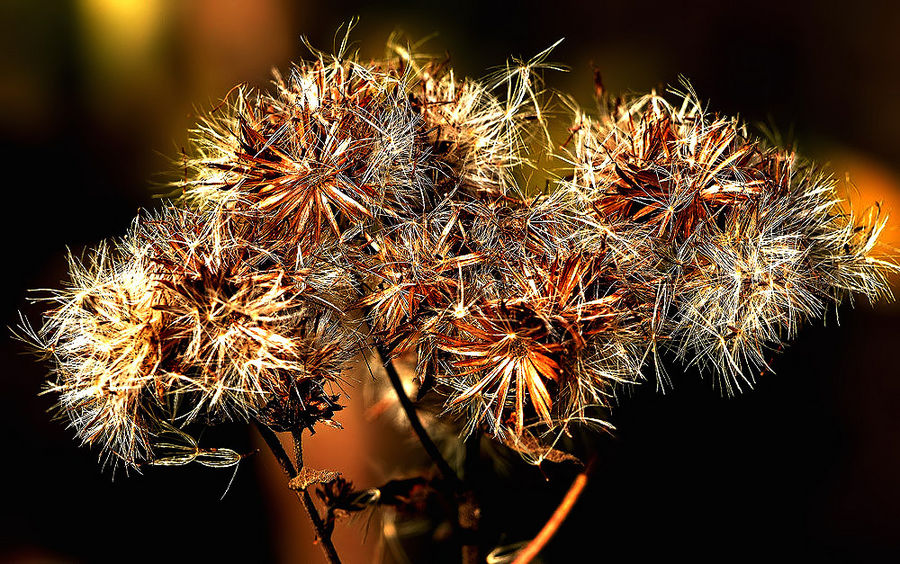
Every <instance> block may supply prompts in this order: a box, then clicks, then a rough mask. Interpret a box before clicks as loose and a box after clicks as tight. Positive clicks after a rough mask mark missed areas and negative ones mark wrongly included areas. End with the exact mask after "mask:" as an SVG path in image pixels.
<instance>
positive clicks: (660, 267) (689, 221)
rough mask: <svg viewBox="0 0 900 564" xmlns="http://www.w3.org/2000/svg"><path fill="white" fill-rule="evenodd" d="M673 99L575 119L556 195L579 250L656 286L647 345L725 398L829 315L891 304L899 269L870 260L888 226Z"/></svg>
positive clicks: (737, 126) (803, 168)
mask: <svg viewBox="0 0 900 564" xmlns="http://www.w3.org/2000/svg"><path fill="white" fill-rule="evenodd" d="M675 94H676V96H678V98H679V99H678V100H676V103H674V104H671V103H669V102H668V101H667V100H666V99H664V98H663V97H661V96H658V95H656V94H650V95H647V96H643V97H640V98H638V99H636V100H634V101H632V102H628V103H620V104H618V105H614V106H613V109H612V110H611V112H610V113H609V114H607V115H603V116H601V119H600V120H599V121H593V120H591V119H589V118H587V117H586V116H584V115H579V116H578V117H577V120H576V124H575V126H574V127H573V128H572V137H571V138H570V144H569V145H568V148H567V152H566V156H565V157H564V158H565V159H566V161H567V162H568V163H570V165H571V167H572V169H571V170H572V173H571V177H570V180H567V181H564V182H563V189H564V190H566V191H567V192H568V193H569V201H570V202H571V203H572V207H573V208H574V209H575V210H577V211H578V213H579V214H581V215H582V216H583V217H584V218H585V221H584V223H583V224H584V225H585V228H584V229H583V230H582V231H583V232H584V236H583V241H584V242H585V244H587V245H588V246H591V245H596V244H597V242H598V241H603V242H608V244H609V245H610V247H611V248H612V249H614V252H615V253H616V254H617V255H618V256H620V257H622V259H623V260H625V261H626V262H628V263H630V266H629V270H630V271H631V272H632V273H633V274H632V278H638V279H640V280H643V281H644V282H650V285H651V287H655V292H653V293H655V297H654V298H653V312H654V314H653V318H652V320H651V326H652V328H653V337H652V343H653V345H654V347H655V346H656V344H657V343H662V344H663V346H664V348H666V349H668V350H671V351H673V352H674V353H675V354H677V355H678V356H679V357H681V358H684V359H686V360H687V362H689V363H691V364H697V365H699V366H700V367H701V369H703V372H704V373H712V374H713V375H714V376H715V377H716V381H717V382H719V383H720V384H721V385H722V387H723V389H724V390H726V391H727V392H728V393H733V392H734V391H736V390H740V389H741V386H742V385H750V384H752V379H753V374H754V373H755V372H758V371H759V370H760V369H765V368H767V367H768V358H769V357H770V355H771V354H772V352H773V351H775V350H776V349H779V348H781V346H782V345H783V344H784V342H785V341H788V340H790V339H791V338H793V337H794V335H795V334H796V331H797V329H798V327H799V326H800V325H801V324H802V323H804V322H806V321H808V320H810V319H814V318H820V317H822V316H823V315H824V314H825V312H826V309H827V307H828V306H829V305H837V304H838V303H840V301H841V299H842V298H843V297H845V296H846V295H848V294H852V293H858V294H862V295H865V296H867V297H869V298H870V299H873V300H874V299H877V298H879V297H882V296H888V295H889V294H890V292H889V289H888V286H887V283H886V281H885V277H884V274H885V271H886V270H887V269H891V268H894V267H893V265H892V264H890V263H889V262H886V261H884V260H881V259H878V258H877V257H875V256H873V254H872V251H873V248H874V245H875V239H876V238H877V235H878V233H879V232H880V231H881V229H882V228H883V226H884V219H883V218H879V217H878V215H877V214H874V215H872V214H870V215H869V216H867V219H866V220H865V221H863V222H861V223H860V222H857V221H856V220H854V218H853V217H852V216H850V215H848V214H847V213H846V212H845V211H844V204H843V202H841V199H840V198H839V197H838V195H837V192H836V188H835V184H836V183H835V181H834V179H833V178H832V177H831V176H829V175H827V174H824V173H822V172H821V171H819V170H818V169H817V168H816V167H815V166H814V165H812V164H810V163H806V162H804V161H802V160H800V159H799V158H797V157H796V155H795V154H794V153H793V152H788V151H784V150H782V149H779V148H777V147H771V146H768V145H767V144H766V143H764V142H763V141H761V140H759V139H756V138H754V137H752V136H750V135H749V134H748V133H747V128H746V126H745V125H744V124H743V123H741V122H740V121H738V120H736V119H731V118H723V117H719V116H716V115H712V114H709V113H708V112H706V111H705V110H704V109H703V107H702V106H701V105H700V103H699V102H698V100H697V98H696V95H695V94H693V92H692V91H691V90H690V89H688V90H687V92H686V93H677V92H676V93H675ZM639 257H649V258H644V259H641V258H639Z"/></svg>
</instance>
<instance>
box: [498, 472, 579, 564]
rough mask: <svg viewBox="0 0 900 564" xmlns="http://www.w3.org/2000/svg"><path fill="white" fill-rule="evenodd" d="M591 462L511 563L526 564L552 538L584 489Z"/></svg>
mask: <svg viewBox="0 0 900 564" xmlns="http://www.w3.org/2000/svg"><path fill="white" fill-rule="evenodd" d="M593 462H594V461H593V460H591V461H590V462H588V465H587V467H585V469H584V470H582V471H581V473H580V474H578V476H576V477H575V480H574V481H573V482H572V485H571V486H569V491H567V492H566V495H565V496H564V497H563V499H562V501H561V502H560V503H559V507H557V508H556V511H554V512H553V515H551V516H550V519H549V520H548V521H547V523H546V524H545V525H544V527H543V528H542V529H541V531H540V532H539V533H538V534H537V536H536V537H534V538H533V539H532V540H531V542H529V543H528V544H527V545H526V546H525V548H523V549H522V550H521V551H520V552H519V554H518V556H516V559H515V560H513V564H528V563H529V562H531V561H532V559H534V557H535V556H537V555H538V553H539V552H540V551H541V550H542V549H543V548H544V546H545V545H546V544H547V543H548V542H549V541H550V539H551V538H553V535H554V534H556V531H557V530H558V529H559V526H560V525H562V523H563V521H565V520H566V517H568V515H569V512H570V511H571V510H572V507H573V506H574V505H575V502H576V501H578V497H579V496H580V495H581V492H583V491H584V487H585V486H586V485H587V481H588V474H590V472H591V468H592V467H593Z"/></svg>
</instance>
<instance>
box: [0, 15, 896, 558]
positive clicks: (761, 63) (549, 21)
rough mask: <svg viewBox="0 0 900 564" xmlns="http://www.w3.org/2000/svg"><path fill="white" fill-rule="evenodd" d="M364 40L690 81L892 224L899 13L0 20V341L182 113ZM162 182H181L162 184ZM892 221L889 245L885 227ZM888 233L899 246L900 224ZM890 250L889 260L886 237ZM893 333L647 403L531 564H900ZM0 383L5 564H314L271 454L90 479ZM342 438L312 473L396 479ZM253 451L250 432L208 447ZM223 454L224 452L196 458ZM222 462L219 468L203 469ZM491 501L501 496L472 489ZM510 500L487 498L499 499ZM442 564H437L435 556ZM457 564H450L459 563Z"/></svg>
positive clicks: (508, 529) (48, 428)
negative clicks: (352, 25) (845, 184)
mask: <svg viewBox="0 0 900 564" xmlns="http://www.w3.org/2000/svg"><path fill="white" fill-rule="evenodd" d="M354 15H359V16H361V23H360V24H359V26H358V28H357V29H356V31H355V33H354V34H353V38H354V39H356V40H358V41H359V42H360V47H361V50H362V53H363V54H364V55H367V56H373V57H377V56H380V55H382V54H383V45H384V41H385V39H386V38H387V36H388V34H389V33H390V32H391V31H392V30H394V29H401V30H403V31H405V32H407V33H408V34H409V35H410V36H411V37H414V38H415V37H423V36H426V35H429V34H431V33H433V32H436V33H437V36H436V37H435V38H434V39H432V40H431V41H430V42H429V43H428V44H427V45H426V47H425V49H424V50H426V51H429V52H435V53H443V52H444V51H447V52H449V53H450V55H451V57H452V62H453V64H454V66H455V67H456V69H457V70H458V72H459V73H460V74H464V75H469V76H479V75H482V74H484V73H485V71H486V70H487V69H488V68H489V67H493V66H496V65H500V64H503V63H504V61H505V60H506V58H507V56H509V55H520V56H525V57H527V56H529V55H532V54H534V53H537V52H538V51H540V50H542V49H543V48H545V47H547V46H548V45H550V44H551V43H553V42H554V41H556V40H557V39H558V38H560V37H565V38H566V40H565V41H564V42H563V43H562V45H560V46H559V47H558V48H557V50H556V51H555V52H554V54H553V55H552V57H551V59H552V60H554V61H559V62H563V63H566V64H568V65H569V66H570V67H571V72H569V73H554V74H552V75H548V76H547V79H548V83H549V85H550V86H553V87H556V88H560V89H563V90H567V91H569V92H571V93H572V94H573V95H575V96H576V98H577V99H578V100H579V101H580V102H581V103H582V104H583V105H585V106H590V105H591V104H592V100H591V95H592V91H593V82H592V65H593V66H596V67H597V68H599V69H600V70H601V72H602V75H603V78H604V83H605V86H606V88H607V89H608V90H610V91H613V92H619V91H646V90H648V89H650V88H663V87H664V86H665V85H666V84H669V83H673V82H675V81H677V79H678V77H679V75H684V76H686V77H688V78H689V79H690V80H691V81H692V83H693V85H694V86H695V88H696V90H697V92H698V93H699V95H700V96H701V98H703V99H706V100H709V101H710V103H711V108H712V109H714V110H716V111H720V112H723V113H728V114H737V113H739V114H740V115H741V116H743V117H744V118H746V119H747V120H749V121H750V122H753V123H757V122H760V123H765V124H769V125H773V126H775V127H777V128H778V129H779V130H780V131H782V132H783V133H785V134H786V135H788V136H789V137H790V138H791V139H794V140H796V141H797V143H798V145H799V148H800V150H801V152H802V153H804V154H805V155H807V156H810V157H813V158H815V159H817V160H822V161H829V162H831V163H832V166H833V167H834V170H835V171H836V173H837V174H838V176H840V177H841V178H843V177H844V175H845V173H846V174H849V177H850V179H852V181H853V184H855V185H856V186H857V187H858V190H849V189H848V193H853V194H854V200H855V203H856V204H857V205H867V204H869V203H871V202H873V201H875V200H883V201H884V202H885V204H886V207H887V208H888V209H891V208H893V210H894V212H895V213H897V214H898V215H900V207H898V206H897V205H896V204H897V203H898V202H900V182H898V177H897V174H898V171H900V143H898V142H897V138H898V134H900V43H898V36H897V33H898V32H897V30H898V29H900V5H898V4H894V3H888V2H884V3H881V4H879V3H875V2H846V1H836V0H824V1H820V2H816V3H812V2H810V3H792V2H786V1H784V0H778V1H770V0H758V1H753V2H740V3H724V2H694V3H690V2H676V1H668V2H661V1H657V0H648V1H644V2H641V3H629V2H614V3H613V2H602V1H596V2H591V3H589V4H587V3H586V4H579V3H570V2H561V1H560V2H517V3H509V4H506V5H503V4H492V3H488V2H474V3H449V2H444V3H436V2H424V1H418V2H408V3H407V2H394V3H390V4H379V3H376V2H342V3H338V2H308V1H302V2H288V1H286V0H255V1H253V0H246V1H213V0H197V1H184V2H182V1H178V0H140V1H134V2H129V1H116V0H82V1H77V2H62V1H59V2H53V1H38V0H5V1H4V2H3V3H2V5H0V18H2V24H3V26H2V29H3V32H2V33H0V53H2V55H0V143H2V152H0V155H2V165H0V166H2V172H0V181H2V187H3V194H4V197H3V200H2V208H0V209H2V212H0V213H2V218H3V221H0V229H2V234H0V242H2V247H3V251H2V252H3V256H4V257H5V258H4V259H3V260H4V262H3V264H5V265H6V266H5V267H3V277H2V280H3V285H4V291H3V294H2V296H3V309H2V316H3V318H2V320H3V322H4V324H7V325H14V324H15V322H16V312H17V310H19V309H23V308H24V310H25V311H26V312H28V313H30V314H31V315H32V318H33V319H36V316H35V314H36V311H37V310H36V309H34V308H33V307H29V306H26V305H25V298H26V295H27V294H26V289H27V288H42V287H43V288H46V287H55V286H58V285H59V283H60V281H61V280H62V279H63V278H64V275H65V261H64V254H65V251H66V246H69V247H70V248H72V249H73V250H74V251H76V252H79V251H80V250H81V249H82V248H83V247H84V246H85V245H92V244H95V243H96V242H97V241H98V240H100V239H101V238H104V237H108V236H113V235H120V234H122V233H123V232H124V231H125V229H126V228H127V227H128V225H129V223H130V221H131V219H132V217H133V216H134V215H135V213H136V212H137V210H138V208H140V207H148V206H154V205H156V204H157V202H156V201H154V200H153V199H152V198H151V193H152V189H153V187H154V184H159V183H162V182H165V181H167V180H170V179H171V178H173V177H172V173H171V171H172V169H173V162H174V161H175V160H176V159H177V158H178V154H179V152H180V150H181V148H182V147H184V146H185V145H186V143H187V129H188V128H189V127H190V126H191V125H192V124H193V123H194V122H195V120H196V117H197V110H196V108H201V109H202V108H209V107H210V106H211V105H213V104H215V103H216V101H218V100H219V99H220V98H221V96H223V95H224V94H225V93H226V92H227V91H228V90H229V88H231V86H233V85H234V84H235V83H237V82H240V81H248V82H250V83H251V84H254V85H258V86H265V85H266V83H267V81H268V80H269V76H270V68H271V67H273V66H275V67H279V68H282V69H284V68H286V67H287V65H288V63H289V61H291V60H295V59H297V58H299V57H302V56H304V55H305V53H304V50H303V48H302V45H301V43H300V39H299V38H300V35H301V34H304V35H307V36H308V37H309V38H310V40H311V42H312V43H313V44H314V45H316V46H319V47H321V48H323V49H326V50H327V49H329V48H330V47H331V46H332V44H333V40H334V32H335V30H336V29H337V27H338V26H339V25H340V24H341V23H343V22H346V21H347V20H348V19H350V18H351V17H352V16H354ZM176 174H177V173H176ZM896 221H900V219H898V220H896ZM894 225H900V224H897V223H894ZM885 239H886V241H888V242H889V243H891V244H892V245H896V244H897V241H898V230H897V228H896V227H889V228H888V231H887V232H886V234H885ZM898 315H900V309H898V307H897V306H893V305H889V304H879V305H878V307H877V308H872V307H870V306H869V305H868V304H867V303H857V304H856V307H855V308H851V307H843V308H841V310H840V325H838V324H837V323H835V318H834V316H831V317H830V319H829V323H828V326H827V327H810V328H807V329H806V330H804V331H803V332H802V333H801V336H800V338H799V339H798V340H797V342H796V343H795V344H794V345H793V346H791V347H790V348H789V349H788V350H787V351H786V352H785V353H784V354H782V355H780V356H779V357H778V358H777V359H776V361H775V364H774V368H775V370H776V372H777V373H776V374H774V375H767V376H765V377H763V378H762V379H761V380H760V382H759V385H758V386H757V389H756V390H754V391H752V392H749V393H746V394H745V395H743V396H741V397H739V398H736V399H725V398H722V397H720V396H719V395H718V393H717V392H715V391H714V390H713V389H712V386H711V385H710V383H709V382H704V381H701V380H700V379H699V378H696V377H694V376H693V375H687V377H683V378H680V379H678V381H677V385H676V387H675V389H674V390H672V391H669V392H667V393H666V394H665V395H659V394H657V393H656V391H655V390H654V386H653V385H652V384H651V385H647V386H644V387H643V388H641V389H638V390H637V391H635V393H633V394H632V395H630V396H628V397H624V398H622V400H621V402H620V406H619V407H618V408H617V409H616V410H615V412H614V414H613V421H614V422H615V423H616V425H617V427H618V432H617V435H616V437H617V438H616V439H613V440H610V441H606V442H605V443H604V447H603V449H602V451H601V459H600V461H599V464H598V467H597V470H596V472H595V474H594V475H593V476H592V478H591V482H590V485H589V487H588V489H587V491H586V493H585V495H584V497H583V498H582V499H581V500H580V502H579V504H578V505H577V506H576V509H575V510H574V512H573V513H572V515H571V516H570V518H569V520H568V521H567V522H566V524H565V525H564V527H563V528H562V530H561V531H560V533H559V534H558V536H557V537H556V538H555V539H554V540H553V541H552V543H551V544H550V546H549V547H548V550H547V552H546V553H545V559H546V560H547V561H568V559H571V558H572V557H574V556H582V557H583V560H585V561H604V562H616V561H622V560H640V559H643V558H645V557H650V556H661V555H664V556H666V557H668V558H672V559H675V558H689V559H691V560H707V559H716V560H724V561H732V560H742V559H745V558H751V557H764V558H772V559H778V560H782V559H787V558H789V557H796V558H802V559H804V560H807V559H812V558H817V559H820V560H825V561H884V560H893V561H896V560H897V558H898V557H900V410H898V409H897V407H896V406H897V404H898V403H900V379H898V378H897V376H898V367H897V359H898V352H897V347H898V346H900V340H898V337H900V318H898ZM0 343H2V344H0V346H2V354H3V360H2V365H0V366H2V371H3V374H2V384H0V398H2V400H0V402H2V403H0V425H2V427H0V429H2V434H0V437H2V440H0V441H2V442H0V453H2V454H0V461H2V476H3V481H2V490H0V491H2V492H3V493H2V494H0V495H2V498H0V499H2V501H0V561H4V562H69V561H77V562H94V561H135V562H137V561H162V560H173V561H182V560H202V561H206V560H213V559H219V560H225V561H231V560H245V561H282V562H284V561H293V560H303V559H307V558H308V559H309V560H310V561H314V562H317V561H319V559H320V556H319V554H318V552H317V549H316V548H315V547H312V545H311V542H312V533H311V531H310V528H309V526H308V525H307V524H306V523H305V522H304V521H303V519H302V516H301V512H300V509H299V507H298V506H296V505H295V500H293V498H292V497H291V494H290V493H289V492H288V491H287V490H286V489H285V488H284V485H283V481H282V478H281V477H280V476H279V473H278V470H277V468H274V464H273V463H272V461H271V459H270V458H269V456H268V455H259V456H254V457H251V458H249V459H247V460H246V461H245V462H244V463H242V465H241V466H240V467H239V469H238V472H237V475H236V477H235V479H234V482H233V484H232V485H231V488H230V491H229V492H228V494H227V495H226V496H225V497H224V499H223V500H221V501H220V500H219V498H220V496H222V493H223V492H224V491H225V489H226V487H227V486H228V483H229V480H230V479H231V471H230V470H209V469H204V468H195V467H186V468H183V469H165V470H162V469H160V470H156V469H150V470H148V471H146V472H145V473H144V474H143V475H141V476H125V475H124V474H122V473H120V474H117V475H116V476H115V480H112V479H111V475H110V472H109V471H105V472H104V471H101V469H100V467H99V465H98V464H97V461H96V452H94V451H91V450H89V449H86V448H79V447H78V446H77V445H76V444H75V443H74V441H73V440H72V436H71V435H72V433H71V432H70V431H68V430H66V429H65V428H64V425H63V424H61V423H59V422H52V421H50V417H49V415H48V413H46V411H47V410H48V409H49V408H50V407H51V406H52V402H53V399H52V398H51V397H47V396H38V395H37V394H38V392H39V390H40V388H41V382H42V378H43V375H44V372H43V367H41V366H39V365H38V364H36V363H35V362H34V361H33V359H31V358H30V357H26V356H22V355H21V354H20V352H21V350H22V347H21V346H20V345H19V344H18V343H15V342H12V341H11V340H10V339H9V337H8V334H7V335H5V336H3V337H2V340H0ZM342 420H343V421H344V423H345V425H346V427H347V430H345V431H343V432H340V433H339V432H323V433H320V434H318V435H317V436H316V437H315V438H314V439H313V440H311V441H309V450H310V454H309V457H310V459H311V461H312V462H311V463H313V464H318V465H319V466H321V467H332V468H336V469H340V470H343V471H345V472H346V474H347V475H348V476H350V477H351V478H352V479H354V480H356V481H357V483H358V484H359V485H360V486H369V485H373V484H375V483H377V481H378V480H383V479H385V478H386V477H390V473H391V471H392V469H396V468H398V467H400V468H402V466H403V461H397V460H385V455H384V451H383V450H380V448H381V447H380V446H379V445H383V444H384V443H385V439H384V433H385V432H387V431H385V432H382V431H379V429H378V427H377V426H372V425H369V424H367V423H366V422H365V419H364V414H363V413H362V410H361V408H359V407H353V408H351V409H350V410H349V411H348V412H347V413H346V415H345V416H344V417H343V419H342ZM216 432H217V433H220V434H221V436H222V440H223V441H224V440H227V441H229V445H230V446H233V447H235V448H238V449H243V450H244V451H246V452H249V451H251V450H252V449H254V448H257V446H258V443H257V442H256V438H255V437H253V436H252V435H250V434H249V433H247V432H246V431H245V430H243V429H240V428H237V429H223V430H219V431H216ZM204 440H207V441H209V442H210V443H211V444H212V443H215V441H216V440H217V435H215V434H211V435H209V436H207V437H205V438H204ZM214 446H222V445H214ZM549 473H550V474H552V475H553V476H552V477H553V480H551V481H550V482H546V481H544V480H543V476H542V474H541V473H540V472H539V471H537V470H534V469H531V470H524V471H522V472H519V473H518V474H517V476H518V478H517V479H515V480H508V481H505V482H501V484H503V485H504V487H499V488H493V495H492V497H491V498H490V499H489V500H487V501H486V502H485V519H486V520H491V521H492V522H494V523H495V524H497V525H496V526H495V530H494V531H493V532H494V533H496V534H497V535H500V534H501V533H503V536H502V537H501V536H498V537H497V538H496V542H498V543H504V542H509V543H512V542H516V541H520V540H526V539H527V538H529V537H530V536H532V535H533V534H534V533H535V532H536V531H537V530H538V528H539V527H540V526H541V524H542V523H543V521H544V520H545V519H546V517H547V516H549V514H550V513H551V512H552V509H553V507H554V506H555V503H556V502H557V501H558V500H559V497H560V496H561V495H562V493H563V492H564V491H565V489H566V488H567V487H568V483H569V481H570V480H571V478H572V476H573V475H574V473H575V470H573V469H568V470H567V469H565V468H563V469H557V470H551V471H550V472H549ZM484 483H485V484H486V485H487V484H491V483H492V482H491V479H490V478H488V477H487V475H486V477H485V479H484ZM498 492H500V493H498ZM376 540H377V531H372V530H370V531H369V532H368V534H366V522H365V521H360V522H357V523H350V524H343V525H341V524H339V525H338V537H337V541H338V546H339V549H340V550H341V551H342V552H344V553H345V555H347V556H346V561H348V562H355V561H366V560H369V559H371V558H374V557H375V556H373V555H375V554H376V553H377V548H376V546H375V545H376V544H377V543H376ZM445 557H446V555H445ZM451 561H452V560H451Z"/></svg>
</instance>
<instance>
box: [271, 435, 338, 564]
mask: <svg viewBox="0 0 900 564" xmlns="http://www.w3.org/2000/svg"><path fill="white" fill-rule="evenodd" d="M256 428H257V430H259V434H260V435H262V438H263V440H264V441H266V445H268V447H269V450H271V451H272V454H274V455H275V459H276V460H277V461H278V464H279V465H280V466H281V469H282V470H284V473H285V474H287V475H288V478H294V477H296V476H297V475H298V474H299V472H300V470H301V469H302V468H303V445H302V442H301V433H302V431H300V430H298V431H295V432H294V433H292V434H293V437H294V450H295V453H296V460H297V466H296V468H295V467H294V464H293V463H292V462H291V459H290V457H289V456H288V454H287V452H285V450H284V447H283V446H282V445H281V441H280V440H278V436H277V435H276V434H275V432H274V431H272V430H271V429H270V428H268V427H266V426H265V425H263V424H262V423H259V422H257V423H256ZM296 493H297V497H298V498H300V501H301V502H302V503H303V508H304V509H305V510H306V514H307V515H308V516H309V520H310V521H312V524H313V527H314V528H315V529H316V536H317V537H318V544H319V546H321V547H322V552H323V553H324V554H325V560H327V561H328V563H329V564H340V563H341V559H340V557H339V556H338V553H337V550H336V549H335V548H334V544H333V543H332V542H331V534H330V533H329V532H328V530H327V529H326V527H325V523H324V522H323V521H322V518H321V517H320V516H319V510H318V509H316V505H315V504H314V503H313V500H312V496H310V495H309V492H308V491H306V489H305V488H304V489H302V490H297V491H296Z"/></svg>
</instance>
